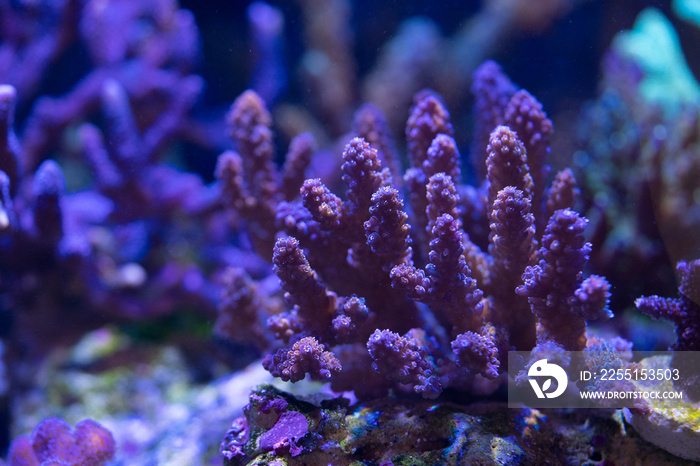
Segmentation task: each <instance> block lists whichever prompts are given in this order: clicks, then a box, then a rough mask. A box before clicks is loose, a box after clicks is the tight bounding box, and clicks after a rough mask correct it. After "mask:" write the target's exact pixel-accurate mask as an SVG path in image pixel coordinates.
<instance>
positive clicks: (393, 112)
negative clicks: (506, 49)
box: [0, 0, 700, 466]
mask: <svg viewBox="0 0 700 466" xmlns="http://www.w3.org/2000/svg"><path fill="white" fill-rule="evenodd" d="M496 3H498V4H499V5H500V3H503V5H501V6H500V7H496V6H495V4H496ZM500 3H499V2H484V4H485V5H484V6H483V8H482V10H479V11H476V10H474V11H470V12H465V13H464V14H465V15H471V16H470V21H469V22H468V25H467V26H463V27H462V29H460V30H458V31H456V32H454V34H453V35H452V36H450V37H443V36H442V35H441V33H440V32H439V30H438V28H437V26H436V24H434V23H433V22H432V21H430V20H428V19H427V18H420V19H417V18H414V19H411V20H408V21H406V22H405V23H402V25H401V26H400V28H399V30H398V31H397V32H396V35H395V37H393V38H391V39H390V40H389V41H388V42H387V44H385V46H382V49H381V52H380V54H379V58H378V61H377V63H376V64H375V68H373V69H372V70H370V71H366V70H364V68H363V67H361V66H359V64H358V63H356V61H355V58H354V56H353V49H352V41H353V33H354V32H353V30H352V27H351V24H352V23H351V21H350V17H351V10H352V9H353V4H352V3H349V2H346V1H345V0H325V1H311V0H299V1H298V2H296V3H295V5H296V6H295V8H299V11H296V9H293V10H292V11H287V10H286V9H283V8H280V9H278V8H277V7H274V6H272V5H268V4H266V3H263V2H254V3H252V4H250V6H249V7H248V9H247V21H248V24H249V25H248V27H249V28H250V40H251V41H252V44H253V45H252V46H251V47H248V46H246V50H248V49H249V48H250V49H252V50H254V52H255V57H256V58H255V60H254V62H253V63H252V65H251V66H249V67H248V68H249V69H247V72H249V73H250V74H251V76H252V78H251V81H249V83H248V84H249V87H250V88H249V89H248V90H244V91H243V92H241V93H240V94H239V95H238V97H237V98H235V100H234V101H233V104H232V105H231V106H230V108H229V110H228V111H227V112H226V113H225V115H224V114H223V112H218V111H217V110H216V109H210V110H206V111H202V107H203V106H204V104H203V101H204V99H205V94H206V92H208V91H207V88H206V80H205V79H204V78H202V77H200V76H198V75H195V74H193V73H194V72H195V71H197V70H199V68H200V67H201V62H202V60H203V59H202V57H203V52H202V49H201V47H202V43H203V40H202V38H201V37H200V29H198V27H197V21H196V18H195V14H193V13H192V12H190V11H189V10H186V9H184V8H180V6H179V5H178V4H177V2H176V1H174V0H148V1H145V0H144V1H137V0H123V1H116V0H61V1H54V0H39V1H37V2H29V1H17V2H10V1H2V0H0V303H1V305H0V307H2V309H1V310H0V325H1V327H2V328H1V330H0V338H1V341H0V356H1V357H2V364H0V376H1V377H2V379H1V380H0V399H2V401H3V405H4V407H3V408H2V409H1V410H0V422H2V423H3V426H2V429H0V433H1V434H2V436H3V438H2V439H0V445H2V447H3V449H4V451H3V453H2V455H3V456H5V457H6V458H7V461H6V463H3V461H2V460H0V464H7V465H8V466H20V465H50V464H51V465H52V464H62V465H76V466H77V465H83V466H85V465H108V464H222V463H223V464H225V465H239V464H241V465H244V464H274V465H279V466H281V465H316V464H319V465H321V464H334V465H350V464H353V465H360V464H381V465H383V466H388V465H403V464H523V465H524V464H543V463H546V462H547V463H550V464H554V463H556V464H559V463H558V462H561V464H603V463H604V462H605V464H627V463H629V462H630V461H632V458H637V455H643V456H642V461H643V462H644V464H680V463H677V461H682V460H681V459H680V458H678V457H676V456H673V455H679V456H681V457H683V458H687V459H695V460H698V459H699V458H700V453H698V451H697V448H689V449H688V448H682V447H677V444H678V445H680V444H681V443H682V442H683V441H685V442H695V443H697V444H700V439H698V435H700V426H699V425H698V422H697V419H698V415H697V413H698V411H697V410H698V409H700V407H698V406H697V400H698V399H700V368H698V367H697V365H693V364H689V363H688V362H687V359H684V357H683V352H688V351H700V259H698V256H700V246H699V245H700V243H699V242H698V241H697V235H696V232H697V227H698V225H699V224H700V215H698V212H700V207H698V205H699V204H700V203H699V201H698V199H700V197H699V196H698V192H700V191H699V189H700V187H698V184H697V179H698V178H697V175H698V174H700V151H699V149H698V131H699V130H700V126H698V121H699V120H700V119H699V118H698V109H699V108H700V98H699V97H698V96H700V86H699V85H698V84H697V82H695V80H694V78H693V76H692V74H691V73H690V72H689V71H688V70H687V65H686V64H685V61H684V57H683V53H682V51H681V50H678V47H679V46H678V38H677V36H676V35H675V32H674V31H673V29H672V27H671V26H670V25H669V24H668V21H667V20H666V19H665V17H664V16H663V15H662V14H661V13H660V12H658V11H656V10H646V11H645V12H644V13H643V14H642V15H640V19H639V20H638V23H637V24H636V25H635V29H634V30H633V31H628V32H625V33H622V34H621V35H619V36H618V37H617V39H616V41H615V43H614V44H613V47H612V48H611V49H610V50H609V52H608V53H607V55H606V57H605V59H604V61H603V80H602V81H601V84H600V87H599V95H598V98H597V100H595V101H593V100H591V102H589V103H588V104H587V105H586V106H585V108H584V109H583V111H582V112H581V113H580V116H579V117H578V123H577V126H575V129H574V127H573V126H572V124H571V122H569V123H568V124H569V126H570V127H571V128H567V130H568V131H575V132H576V137H569V138H565V139H567V140H568V142H567V143H568V145H567V144H559V145H560V146H562V147H565V148H567V150H570V151H571V154H568V153H558V154H555V149H556V147H555V145H554V142H555V133H554V125H553V122H552V119H550V118H551V117H550V116H548V114H547V113H546V112H545V109H544V108H543V105H542V103H541V102H540V101H539V100H538V99H537V98H536V97H535V96H534V95H532V94H531V93H530V92H528V91H527V90H525V89H520V88H519V86H518V85H517V84H516V83H515V82H513V81H512V80H511V79H510V78H509V76H508V75H507V74H506V73H505V71H504V68H503V67H502V66H501V65H499V64H498V63H497V62H496V61H494V60H491V59H488V58H489V57H491V56H494V55H496V52H495V50H496V49H497V45H502V44H503V43H504V42H507V41H508V40H509V39H510V40H516V39H515V38H514V37H520V36H522V35H526V34H528V33H532V32H539V33H544V32H545V31H547V30H548V28H549V27H550V26H551V25H552V24H556V23H557V20H558V19H559V18H560V17H562V16H564V15H566V14H568V13H569V12H570V11H571V10H572V9H575V7H576V6H578V5H577V3H578V2H575V1H569V2H567V1H564V2H512V1H510V0H507V1H504V2H500ZM521 3H523V4H524V3H527V4H528V5H529V6H528V7H524V6H523V5H522V4H521ZM530 3H532V4H531V5H530ZM540 3H542V5H540ZM555 4H557V5H555ZM674 5H675V4H674ZM683 5H685V3H683V2H677V5H676V6H675V7H674V8H677V9H678V11H679V13H677V14H678V15H680V16H682V17H683V18H686V20H688V21H691V19H688V18H693V15H692V9H689V10H686V9H684V6H683ZM354 14H357V12H355V13H354ZM460 14H462V13H460ZM286 15H297V16H299V18H300V21H301V24H302V25H303V30H304V33H303V34H304V47H305V50H304V51H303V57H301V59H300V65H299V70H298V71H299V72H298V73H296V74H295V73H290V70H288V69H287V67H288V65H287V59H286V58H285V53H286V52H287V50H286V49H285V45H286V39H285V38H286V37H287V35H288V34H289V32H288V31H285V22H286ZM699 16H700V15H699ZM200 26H201V25H200ZM652 34H660V35H661V36H660V37H659V38H657V40H658V41H659V43H660V44H663V45H664V46H665V47H668V48H669V50H672V51H673V53H671V52H669V54H668V55H669V56H672V57H673V58H675V60H676V61H675V62H672V63H671V60H672V58H669V59H668V60H670V61H669V63H665V64H664V65H663V66H664V67H667V68H668V69H677V70H679V71H678V73H676V74H675V75H674V77H667V76H666V77H664V76H659V74H663V73H659V72H658V69H655V68H654V67H653V66H652V65H650V64H649V63H650V59H648V57H646V56H645V53H647V52H648V51H646V49H644V47H642V46H640V45H639V44H640V43H643V41H644V40H652V39H649V36H651V35H652ZM674 47H675V48H674ZM76 50H79V51H80V52H81V53H82V54H83V56H82V58H80V60H79V61H78V63H79V65H76V66H75V67H73V68H71V71H70V76H66V77H65V79H62V80H59V79H58V78H56V83H54V84H55V85H52V84H51V83H48V79H47V78H46V76H53V74H52V73H56V69H60V67H61V66H64V67H65V66H66V64H65V63H66V62H70V60H71V59H73V60H75V58H74V57H73V55H74V54H75V51H76ZM407 50H414V51H415V53H413V54H407ZM467 50H469V52H467ZM246 53H248V52H246ZM204 60H206V57H205V58H204ZM86 61H87V62H88V63H85V62H86ZM362 70H364V71H362ZM81 73H82V74H81ZM655 73H656V74H655ZM679 76H680V77H679ZM664 79H668V80H674V79H675V80H676V81H674V82H672V83H667V82H665V81H664ZM681 80H683V82H682V83H680V84H679V81H681ZM59 81H60V82H59ZM65 81H70V82H71V84H70V85H68V84H66V83H65ZM297 81H299V82H297ZM300 83H301V84H300ZM299 86H305V89H308V91H306V90H305V91H303V93H308V94H309V95H310V100H309V102H308V103H309V107H308V108H304V106H302V105H299V104H297V103H289V102H285V96H286V95H288V94H290V95H293V94H294V93H295V92H299V89H298V87H299ZM654 86H657V87H656V88H658V87H661V88H663V86H669V87H673V89H676V90H677V92H676V93H675V94H673V99H675V100H673V102H671V103H668V102H660V101H659V99H660V97H659V96H663V97H664V98H665V97H668V94H664V93H663V92H653V89H656V88H655V87H654ZM239 88H241V90H242V87H241V86H239ZM57 89H61V91H60V92H59V91H56V90H57ZM468 89H470V90H471V106H470V107H469V108H470V110H469V111H470V112H472V113H471V115H470V114H469V112H464V110H463V108H464V107H465V106H464V101H466V100H468V98H467V97H468V96H467V94H468V92H467V90H468ZM49 94H52V96H49ZM360 95H362V96H363V97H364V98H366V100H368V101H370V102H371V103H365V104H360V103H359V102H360V100H362V99H360V98H359V96H360ZM591 98H592V97H591ZM668 98H669V99H671V97H668ZM229 102H230V101H229ZM451 108H455V109H457V111H458V112H459V113H458V114H457V115H451V111H450V109H451ZM217 112H218V113H217ZM212 114H215V115H218V116H217V117H216V118H211V116H210V115H212ZM465 122H468V123H469V124H465ZM397 130H399V131H402V132H403V136H402V137H398V138H394V136H393V134H396V132H397ZM279 146H283V147H286V151H283V152H285V154H284V157H283V158H282V154H281V153H280V152H279V151H278V147H279ZM553 147H555V149H553ZM190 152H192V153H190ZM217 153H218V154H219V155H218V158H216V160H215V163H214V158H215V154H217ZM192 154H195V155H192ZM198 158H201V159H202V160H203V159H206V158H209V159H210V161H211V163H209V165H206V164H201V163H200V164H198V163H197V162H201V160H194V159H198ZM567 166H568V167H567ZM203 167H206V168H203ZM553 167H556V168H553ZM625 167H627V168H625ZM582 212H584V213H585V215H584V213H582ZM587 217H590V218H591V220H590V221H589V219H588V218H587ZM657 223H658V224H657ZM596 243H597V244H596ZM667 243H673V244H671V245H668V244H667ZM666 249H668V251H666ZM672 262H677V274H676V277H677V279H678V282H679V285H678V296H677V297H675V298H662V297H660V296H663V295H670V294H672V292H673V288H674V281H673V274H672V271H671V267H670V264H671V263H672ZM654 264H658V267H659V269H658V271H653V272H652V271H649V270H645V269H649V268H650V267H654ZM652 273H657V274H658V275H659V276H660V277H661V278H659V279H658V280H653V279H651V278H649V274H652ZM664 274H666V275H664ZM632 293H634V294H632ZM642 295H644V296H643V297H639V296H642ZM635 298H637V299H636V301H635V300H634V299H635ZM611 300H612V301H611ZM611 303H613V304H611ZM634 306H636V308H638V311H637V310H632V309H631V308H633V307H634ZM626 308H628V309H626ZM613 310H614V311H615V313H616V314H618V316H617V317H616V318H615V319H613ZM639 311H641V312H639ZM642 314H645V315H647V316H649V317H651V318H653V319H655V320H657V319H662V320H669V321H671V322H672V323H673V324H674V325H675V328H676V335H677V340H676V342H675V343H673V344H672V345H671V349H672V350H673V351H674V352H675V353H674V356H673V357H671V358H669V360H668V361H667V362H666V366H664V370H665V369H677V370H680V371H681V372H682V373H683V376H682V377H681V378H680V379H679V380H676V381H674V382H673V385H674V386H675V387H676V388H677V389H679V390H683V391H684V392H685V393H687V396H688V398H689V400H688V402H687V404H686V405H683V407H678V408H677V409H676V407H672V408H673V409H672V410H671V411H670V412H671V414H670V415H668V414H667V415H666V417H665V418H663V421H659V416H660V415H659V414H658V413H659V412H660V411H659V408H658V406H656V405H654V404H653V403H646V404H645V403H639V404H637V405H635V407H634V408H631V409H629V410H627V411H625V413H624V416H622V415H621V414H620V411H615V410H612V409H600V410H592V411H595V413H592V412H589V411H585V412H584V411H576V410H569V411H565V412H562V411H557V410H542V411H538V410H536V409H533V408H529V407H521V408H517V409H516V408H510V409H508V408H505V407H504V403H503V401H504V399H505V398H504V397H505V386H506V385H507V382H508V379H509V378H511V379H512V378H516V379H518V380H521V379H522V378H523V377H524V373H520V374H518V373H513V372H514V370H513V369H512V368H511V370H510V371H509V357H508V353H509V352H510V351H523V352H531V354H532V356H531V358H530V362H529V363H528V362H527V361H525V362H524V363H525V364H531V363H534V362H535V361H536V360H537V359H538V355H540V354H543V352H550V353H551V352H559V353H560V354H568V353H565V352H570V351H584V352H587V354H589V355H590V356H588V357H586V358H585V361H584V362H583V364H587V366H588V367H589V368H591V367H594V368H595V367H613V366H614V367H616V368H620V367H622V368H625V367H627V368H629V367H632V368H639V367H642V366H643V365H644V364H645V363H644V362H643V361H642V362H639V361H631V360H630V358H629V356H628V353H629V352H630V350H631V349H632V348H633V342H632V341H634V345H637V346H635V349H637V347H638V346H640V345H641V347H639V349H659V346H661V349H663V346H664V344H665V343H664V342H668V343H670V338H665V337H661V336H660V335H661V334H664V332H666V334H668V330H669V329H667V328H665V327H663V330H656V327H654V325H656V324H654V323H652V322H651V321H650V320H644V321H642V320H641V317H640V316H641V315H642ZM589 323H594V324H593V325H595V326H593V325H589ZM649 329H651V330H649ZM651 332H656V333H658V336H657V337H656V338H657V339H658V341H656V340H654V341H652V342H651V343H650V342H649V339H648V338H647V340H644V338H642V337H643V336H644V335H647V336H648V335H650V334H652V333H651ZM621 337H624V338H621ZM625 338H626V339H625ZM628 340H632V341H628ZM668 343H666V345H667V344H668ZM645 344H646V346H647V347H644V346H645ZM601 350H606V351H608V352H612V353H613V354H619V356H616V357H614V358H613V359H611V360H603V359H601V358H600V357H599V356H598V353H597V352H598V351H601ZM248 363H251V366H249V368H247V369H245V370H244V366H246V365H247V364H248ZM560 363H561V364H564V365H569V366H571V368H574V369H575V367H576V364H578V363H577V362H576V361H571V360H566V358H565V357H562V360H561V361H560ZM647 364H650V363H647ZM260 366H262V368H264V370H265V371H266V374H262V373H261V371H260V370H257V369H252V368H253V367H255V368H259V367H260ZM222 367H223V369H222ZM582 367H583V366H582ZM256 370H257V372H255V371H256ZM231 372H233V373H234V374H233V375H231V374H230V373H231ZM252 373H255V374H257V375H255V376H252V375H250V374H252ZM66 374H68V375H66ZM273 379H275V380H273ZM240 381H242V382H240ZM280 381H282V382H288V383H287V384H282V383H281V382H280ZM521 381H522V380H521ZM262 382H265V383H262ZM236 383H239V384H243V386H244V388H243V389H242V391H240V392H237V391H235V389H234V388H233V387H234V386H235V384H236ZM292 384H294V385H292ZM594 385H595V384H593V385H591V386H594ZM595 386H596V387H600V385H595ZM625 386H626V387H631V386H632V385H631V382H630V383H629V384H627V385H625ZM95 387H98V388H95ZM281 387H284V388H281ZM297 387H299V388H297ZM233 393H236V394H237V395H235V396H234V395H233ZM232 398H237V399H236V401H235V403H238V404H236V405H235V406H236V407H235V408H232V409H228V408H226V409H224V408H223V406H224V404H225V402H226V401H225V400H228V399H232ZM241 400H244V401H241ZM245 400H248V401H247V404H246V403H245ZM694 402H695V403H696V404H693V403H694ZM149 403H151V404H149ZM601 406H603V404H601ZM227 409H228V410H227ZM217 411H218V414H217ZM668 412H669V411H666V413H668ZM144 413H150V414H148V415H151V416H152V417H151V418H148V419H150V421H151V422H152V424H151V425H149V424H148V422H146V421H145V419H147V416H148V415H147V414H144ZM41 417H44V419H43V420H40V418H41ZM59 417H65V418H66V419H67V420H68V421H69V422H70V424H69V422H66V421H64V420H63V419H61V418H59ZM90 418H93V419H95V420H92V419H90ZM31 419H34V421H33V424H32V426H33V427H34V428H33V431H32V430H31V428H28V427H27V426H28V425H29V423H30V420H31ZM71 424H74V425H75V427H71ZM177 426H184V427H181V428H179V427H177ZM645 426H646V427H645ZM178 429H181V430H178ZM635 429H638V430H639V435H637V434H636V433H634V432H635ZM645 429H646V430H645ZM654 429H656V430H654ZM185 432H187V433H185ZM672 432H682V434H683V435H684V436H686V437H683V438H684V439H686V440H682V441H679V440H676V438H677V437H673V435H672ZM640 435H641V437H640ZM655 437H656V438H657V439H658V438H660V439H662V440H661V441H659V440H656V441H655V440H654V438H655ZM11 438H14V440H12V441H11V442H10V439H11ZM173 439H174V440H173ZM222 439H223V441H222ZM645 439H646V440H645ZM666 439H671V440H668V441H667V440H666ZM647 441H649V442H652V443H656V444H657V445H658V446H660V447H661V448H663V450H662V449H661V448H657V446H653V445H652V444H651V443H647ZM674 442H675V443H674ZM678 442H681V443H678ZM163 445H179V446H177V447H173V448H174V453H173V452H168V451H166V448H164V447H163ZM664 450H666V451H664ZM212 451H214V453H213V454H212ZM641 451H643V452H644V453H640V452H641ZM193 452H194V453H193ZM669 452H670V453H669ZM672 454H673V455H672ZM695 455H699V456H695ZM635 461H636V460H635Z"/></svg>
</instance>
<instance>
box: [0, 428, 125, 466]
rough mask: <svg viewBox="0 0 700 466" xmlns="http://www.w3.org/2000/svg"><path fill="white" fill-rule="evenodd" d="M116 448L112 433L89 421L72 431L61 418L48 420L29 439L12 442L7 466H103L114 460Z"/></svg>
mask: <svg viewBox="0 0 700 466" xmlns="http://www.w3.org/2000/svg"><path fill="white" fill-rule="evenodd" d="M115 449H116V444H115V442H114V438H113V437H112V434H111V433H110V432H109V431H108V430H107V429H105V428H104V427H102V426H101V425H100V424H98V423H97V422H95V421H93V420H91V419H86V420H84V421H80V422H79V423H77V424H76V425H75V428H71V426H70V425H69V424H68V423H66V421H64V420H63V419H59V418H47V419H44V420H43V421H41V422H40V423H39V424H38V425H37V426H36V428H35V429H34V431H33V432H32V434H31V436H28V437H26V436H21V437H18V438H16V439H15V440H13V442H12V445H11V446H10V452H9V455H8V457H7V465H8V466H32V465H37V466H38V465H40V464H61V465H65V466H103V465H105V464H108V463H109V462H110V461H111V460H112V459H114V454H115Z"/></svg>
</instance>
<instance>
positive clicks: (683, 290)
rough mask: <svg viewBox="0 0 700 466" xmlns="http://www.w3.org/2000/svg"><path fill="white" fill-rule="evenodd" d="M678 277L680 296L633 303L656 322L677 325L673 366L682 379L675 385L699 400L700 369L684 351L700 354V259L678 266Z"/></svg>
mask: <svg viewBox="0 0 700 466" xmlns="http://www.w3.org/2000/svg"><path fill="white" fill-rule="evenodd" d="M676 270H677V271H678V276H679V282H680V283H679V285H678V297H677V298H662V297H660V296H643V297H641V298H637V300H636V301H635V302H634V304H635V305H636V306H637V309H639V310H640V311H641V312H643V313H644V314H646V315H648V316H649V317H651V318H653V319H666V320H670V321H671V322H673V323H674V324H675V326H676V341H675V343H673V345H672V346H671V349H672V350H674V351H675V353H674V355H673V358H672V360H671V367H674V368H676V369H678V370H679V374H681V375H680V380H678V381H676V382H674V385H676V386H679V387H681V388H683V389H684V390H685V391H686V393H687V394H688V395H689V396H690V398H691V399H692V400H695V401H697V400H700V367H698V366H697V363H694V362H693V360H692V358H688V357H685V356H684V355H683V351H700V259H698V260H694V261H692V262H686V261H681V262H679V263H678V265H677V266H676Z"/></svg>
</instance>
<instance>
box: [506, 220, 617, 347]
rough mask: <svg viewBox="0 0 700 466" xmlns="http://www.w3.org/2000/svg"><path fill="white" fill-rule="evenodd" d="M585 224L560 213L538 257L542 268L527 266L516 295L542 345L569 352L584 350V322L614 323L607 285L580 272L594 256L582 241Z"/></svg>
mask: <svg viewBox="0 0 700 466" xmlns="http://www.w3.org/2000/svg"><path fill="white" fill-rule="evenodd" d="M586 223H587V222H586V219H585V218H581V217H580V216H579V214H577V213H576V212H574V211H572V210H568V209H565V210H558V211H556V212H555V213H554V215H552V218H550V220H549V223H548V224H547V229H546V230H545V233H544V237H543V239H542V247H541V248H540V250H539V251H538V253H537V254H538V258H539V262H538V263H537V265H533V266H528V268H527V269H526V270H525V273H524V274H523V284H522V285H521V286H519V287H518V289H517V292H518V294H520V295H521V296H526V297H527V298H528V301H529V302H530V306H531V308H532V312H533V313H534V314H535V315H536V316H537V318H538V320H539V324H538V329H537V333H538V341H548V340H551V341H554V342H556V343H557V344H559V345H561V346H562V347H563V348H565V349H567V350H571V351H581V350H582V349H583V348H585V346H586V320H594V319H608V318H610V317H612V314H611V313H610V311H609V309H608V307H607V305H608V299H609V291H608V289H609V287H610V285H609V284H608V283H607V281H605V279H604V278H601V277H595V278H588V279H586V280H585V281H583V280H582V276H581V270H582V268H583V266H584V265H585V264H586V262H587V261H588V255H589V254H590V252H591V245H590V243H587V242H586V241H585V239H584V237H583V230H584V229H585V227H586ZM591 298H592V299H591Z"/></svg>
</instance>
